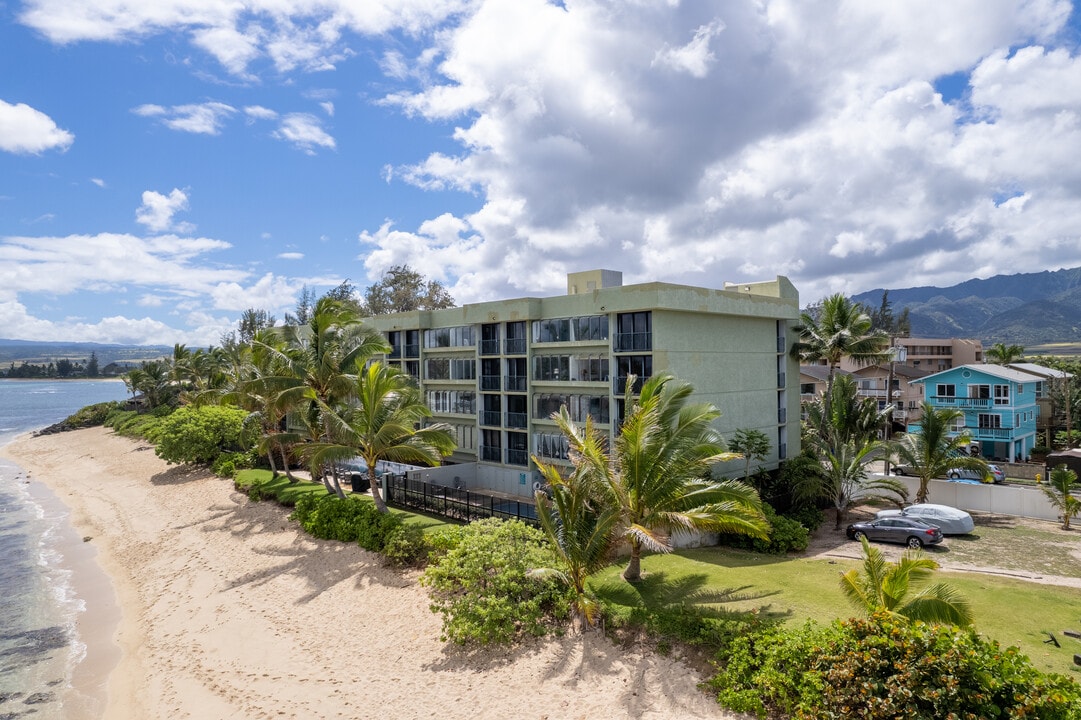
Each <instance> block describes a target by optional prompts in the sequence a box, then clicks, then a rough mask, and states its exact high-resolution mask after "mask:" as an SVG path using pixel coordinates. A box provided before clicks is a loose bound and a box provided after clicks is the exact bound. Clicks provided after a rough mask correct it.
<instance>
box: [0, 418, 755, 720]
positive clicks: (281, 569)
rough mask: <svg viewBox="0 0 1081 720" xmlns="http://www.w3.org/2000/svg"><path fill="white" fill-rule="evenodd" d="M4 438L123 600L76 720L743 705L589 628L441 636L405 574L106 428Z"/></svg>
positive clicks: (99, 617) (105, 598)
mask: <svg viewBox="0 0 1081 720" xmlns="http://www.w3.org/2000/svg"><path fill="white" fill-rule="evenodd" d="M3 454H4V455H6V456H7V457H9V458H11V459H12V460H13V461H15V462H16V463H18V464H19V465H20V466H21V467H22V468H24V469H25V470H26V471H27V472H28V474H29V476H30V478H31V479H32V480H33V481H38V482H41V483H44V484H45V485H47V486H48V487H49V488H51V489H52V491H53V492H54V493H55V494H56V495H57V496H58V498H59V499H60V501H61V502H63V503H64V504H65V505H67V506H68V507H69V508H70V510H71V522H72V524H73V525H74V526H75V528H76V531H77V532H78V534H80V535H82V536H85V537H89V538H90V539H89V540H88V542H89V543H92V545H93V547H94V548H95V549H96V550H97V553H96V561H97V562H98V563H100V565H101V567H102V568H103V569H104V571H105V573H106V574H107V575H108V577H109V578H110V579H111V581H112V590H113V591H115V597H116V603H117V604H118V606H119V613H118V616H119V617H118V618H115V617H114V618H112V619H110V615H109V613H107V612H106V613H97V614H96V613H95V612H93V608H91V610H90V611H88V612H87V613H85V616H84V618H83V619H82V621H81V622H80V634H81V635H82V637H83V638H84V639H85V641H86V642H87V643H88V644H90V645H91V648H90V652H89V654H88V658H87V661H86V662H85V663H84V666H86V667H83V668H82V669H81V671H80V673H79V675H77V677H76V679H75V683H76V685H77V686H78V687H77V689H78V690H79V691H80V693H81V694H83V695H89V696H94V695H95V694H96V695H98V696H99V697H101V698H103V699H104V710H103V711H102V712H101V713H100V714H99V713H98V711H97V709H95V710H94V711H93V712H92V713H89V711H87V710H86V709H85V707H84V708H83V709H82V710H80V709H79V708H77V707H74V706H75V705H77V703H73V704H72V705H73V707H72V709H71V711H70V712H69V711H68V706H65V712H64V717H65V718H69V719H70V720H82V718H83V717H84V716H87V715H88V714H92V715H94V716H99V717H104V718H106V719H107V720H130V719H131V718H141V719H145V720H152V719H154V718H170V719H171V720H172V719H175V718H199V719H200V720H211V719H214V718H222V719H224V718H230V719H235V718H283V717H285V718H293V717H296V718H312V719H315V718H328V719H329V718H446V719H451V718H536V719H538V720H539V719H542V718H549V719H551V720H556V719H562V718H725V717H735V716H733V715H728V714H725V713H724V712H722V711H721V709H720V708H719V707H718V706H717V705H716V703H715V702H714V700H713V699H712V698H711V697H710V696H709V695H707V694H705V693H703V692H701V691H700V690H698V689H697V687H696V685H697V683H698V682H699V680H700V678H699V677H698V675H697V674H696V673H695V672H694V671H693V670H691V669H689V668H688V667H687V666H685V665H683V664H681V663H680V662H678V661H676V660H673V659H672V658H665V657H661V656H659V655H655V654H653V653H650V652H648V651H636V650H625V649H622V648H618V647H616V646H615V645H613V644H612V643H611V642H609V641H608V640H606V639H605V638H603V637H602V636H600V635H599V634H598V633H586V634H584V635H576V636H568V637H564V638H558V639H550V640H542V641H535V642H533V641H531V642H529V643H526V644H525V645H523V646H518V647H514V648H510V649H496V650H483V651H463V650H460V649H458V648H456V647H453V646H448V645H446V644H444V643H442V642H440V641H439V618H438V617H437V616H436V615H434V614H433V613H431V612H430V611H429V609H428V602H427V597H426V594H425V591H424V589H423V588H420V587H419V586H418V585H417V582H416V574H415V573H402V572H399V571H396V570H392V569H387V568H384V567H382V565H381V563H380V561H379V559H378V557H377V556H375V555H373V554H371V553H368V552H366V551H364V550H362V549H360V548H359V547H357V546H355V545H347V544H343V543H334V542H325V541H320V540H315V539H312V538H310V537H308V536H306V535H304V534H303V533H302V532H298V530H297V528H296V526H295V525H294V524H293V523H291V522H289V521H288V520H287V512H286V511H285V510H284V509H282V508H280V507H277V506H275V505H273V504H270V503H252V502H249V501H248V499H247V498H246V497H245V496H244V495H241V494H239V493H237V492H235V491H234V490H233V488H232V485H231V483H230V482H229V481H227V480H222V479H220V478H216V477H213V476H211V475H209V474H208V473H206V472H202V471H197V472H191V471H189V470H187V469H186V468H180V467H176V466H173V467H170V466H168V465H166V464H165V463H164V462H163V461H161V460H160V459H158V458H157V457H156V456H155V455H154V452H153V450H152V449H151V448H149V447H148V446H147V445H145V444H142V443H138V442H134V441H131V440H129V439H127V438H123V437H119V436H116V435H114V434H113V433H112V432H111V431H109V430H104V429H101V428H94V429H89V430H80V431H76V432H68V433H62V434H59V435H52V436H45V437H40V438H29V437H23V438H20V439H18V440H16V441H15V442H13V443H12V444H11V445H8V446H7V447H6V448H5V449H4V451H3ZM87 593H88V595H89V596H88V605H91V606H93V605H95V604H97V603H100V604H103V605H108V603H109V602H110V601H111V598H110V597H109V595H110V594H111V593H110V592H109V589H108V588H106V589H104V590H103V589H93V588H88V589H87ZM110 634H111V640H110V639H109V637H108V636H109V635H110ZM110 643H115V646H116V647H118V648H119V653H115V651H114V652H113V653H112V654H110V651H109V648H108V647H104V645H109V644H110Z"/></svg>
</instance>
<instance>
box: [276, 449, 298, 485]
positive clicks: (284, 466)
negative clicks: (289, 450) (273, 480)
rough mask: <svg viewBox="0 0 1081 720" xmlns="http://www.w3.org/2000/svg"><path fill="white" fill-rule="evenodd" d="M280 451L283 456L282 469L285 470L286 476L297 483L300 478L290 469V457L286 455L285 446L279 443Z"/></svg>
mask: <svg viewBox="0 0 1081 720" xmlns="http://www.w3.org/2000/svg"><path fill="white" fill-rule="evenodd" d="M278 452H280V453H281V456H282V469H284V470H285V477H287V478H289V482H291V483H295V482H296V481H297V480H298V479H299V478H297V476H296V475H294V474H293V471H292V470H290V469H289V458H288V457H287V456H286V455H285V446H284V445H278Z"/></svg>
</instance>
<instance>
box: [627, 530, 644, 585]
mask: <svg viewBox="0 0 1081 720" xmlns="http://www.w3.org/2000/svg"><path fill="white" fill-rule="evenodd" d="M623 579H624V580H626V581H627V582H638V581H639V580H641V579H642V546H641V545H639V544H638V541H637V540H631V559H630V562H628V563H627V569H626V570H624V571H623Z"/></svg>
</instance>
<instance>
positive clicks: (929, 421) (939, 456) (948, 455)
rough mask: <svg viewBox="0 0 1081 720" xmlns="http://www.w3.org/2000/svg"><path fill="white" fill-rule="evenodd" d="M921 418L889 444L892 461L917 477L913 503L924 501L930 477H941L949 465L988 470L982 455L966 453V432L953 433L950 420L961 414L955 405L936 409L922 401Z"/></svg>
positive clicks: (948, 469) (949, 467) (985, 472)
mask: <svg viewBox="0 0 1081 720" xmlns="http://www.w3.org/2000/svg"><path fill="white" fill-rule="evenodd" d="M921 412H922V413H923V417H921V418H920V424H919V427H918V429H917V430H916V431H915V432H909V433H904V434H902V435H900V436H898V438H897V441H896V443H895V445H894V447H893V452H894V454H895V459H896V464H898V465H907V466H909V468H911V471H912V474H914V475H915V476H917V477H918V478H919V479H920V489H919V491H918V492H917V493H916V502H918V503H925V502H927V487H928V485H929V484H930V482H931V478H936V477H943V476H945V475H946V473H948V472H949V471H950V470H951V469H953V468H959V469H964V470H975V471H977V472H980V473H983V474H984V475H987V473H988V472H989V469H988V467H987V461H985V460H984V459H983V458H978V457H971V456H970V455H969V454H968V452H967V449H968V443H969V437H968V433H964V432H961V433H954V432H953V430H952V427H953V424H954V421H956V420H957V419H958V418H961V417H964V413H963V412H962V411H961V410H958V409H956V408H937V407H935V406H934V405H931V404H930V403H928V402H924V403H923V406H922V408H921Z"/></svg>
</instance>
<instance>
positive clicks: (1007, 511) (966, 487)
mask: <svg viewBox="0 0 1081 720" xmlns="http://www.w3.org/2000/svg"><path fill="white" fill-rule="evenodd" d="M897 479H898V480H900V481H901V482H903V483H904V484H905V486H906V487H907V488H908V497H909V500H910V501H913V500H915V498H916V491H917V490H919V489H920V480H919V478H914V477H907V476H903V477H898V478H897ZM927 502H931V503H937V504H939V505H950V506H952V507H955V508H960V509H961V510H968V511H969V512H984V513H997V514H999V515H1016V516H1017V517H1027V518H1036V519H1038V520H1060V519H1061V515H1060V514H1059V511H1058V509H1057V508H1056V507H1055V506H1054V505H1052V504H1051V503H1050V501H1048V499H1047V496H1046V495H1044V494H1043V492H1042V491H1041V490H1040V489H1039V488H1031V487H1019V486H1017V485H990V484H980V485H972V484H969V483H959V482H950V481H948V480H932V481H931V483H930V485H928V487H927Z"/></svg>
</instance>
